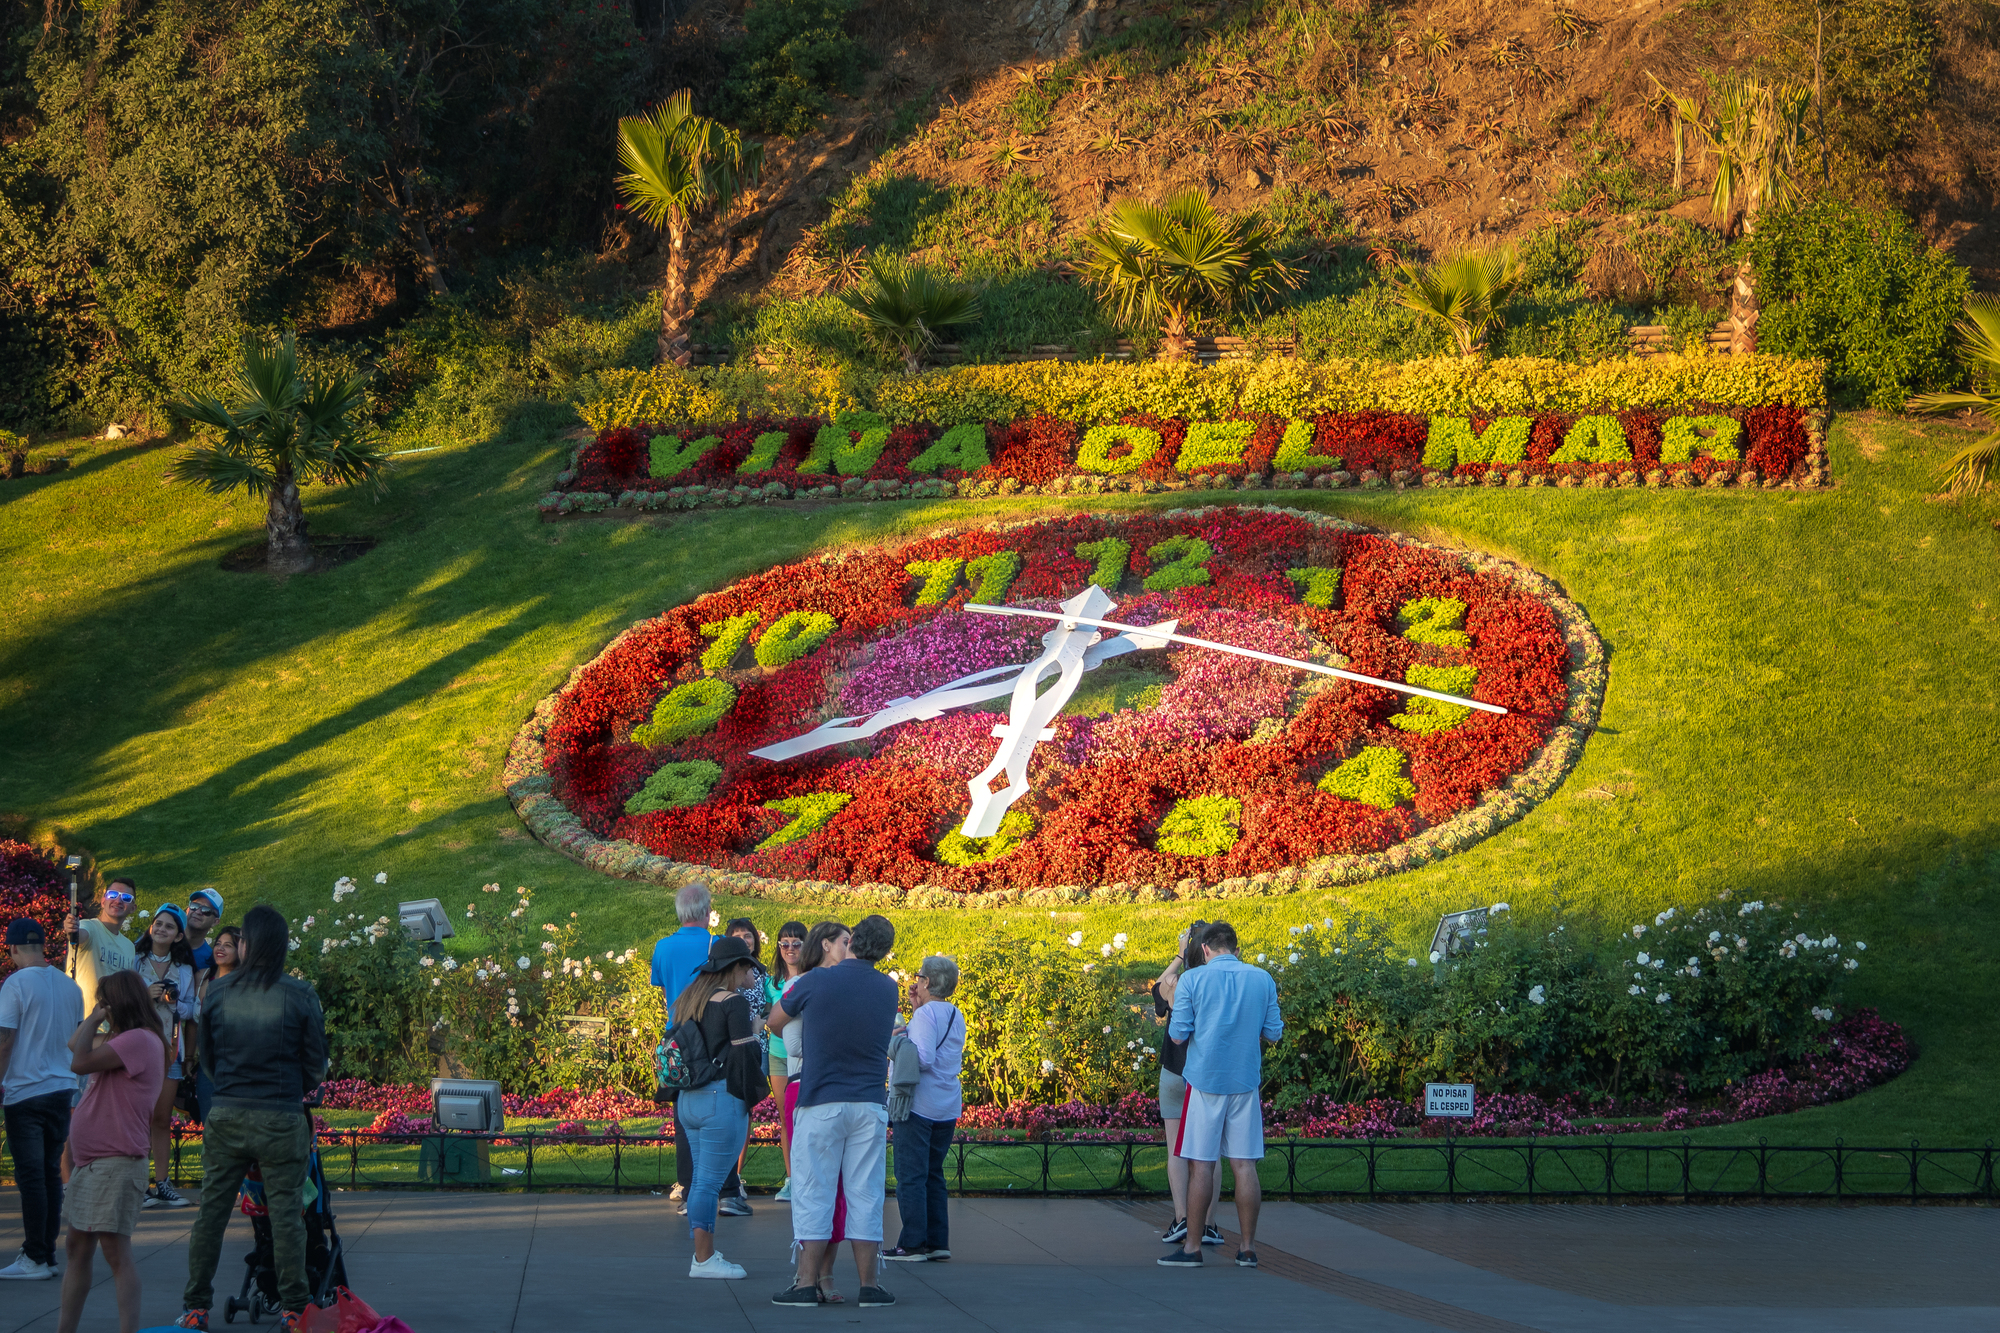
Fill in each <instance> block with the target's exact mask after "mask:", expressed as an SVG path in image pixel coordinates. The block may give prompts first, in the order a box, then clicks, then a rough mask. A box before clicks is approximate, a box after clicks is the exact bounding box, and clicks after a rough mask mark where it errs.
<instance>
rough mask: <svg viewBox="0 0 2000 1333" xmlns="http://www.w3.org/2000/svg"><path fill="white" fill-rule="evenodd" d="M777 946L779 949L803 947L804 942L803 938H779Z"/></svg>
mask: <svg viewBox="0 0 2000 1333" xmlns="http://www.w3.org/2000/svg"><path fill="white" fill-rule="evenodd" d="M778 947H779V948H780V949H803V948H805V947H806V942H805V941H804V940H779V941H778Z"/></svg>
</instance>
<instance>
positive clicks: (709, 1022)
mask: <svg viewBox="0 0 2000 1333" xmlns="http://www.w3.org/2000/svg"><path fill="white" fill-rule="evenodd" d="M755 976H756V970H755V962H754V960H753V959H752V957H751V955H750V950H749V948H748V946H746V945H745V944H744V943H743V941H742V940H740V939H737V938H735V937H733V936H730V935H725V936H723V937H722V938H721V939H719V940H717V941H716V942H715V943H714V944H712V945H710V946H709V951H708V961H707V962H705V963H703V964H702V965H701V969H700V970H699V971H697V972H696V973H695V977H694V980H692V981H690V982H689V983H688V984H687V988H686V989H685V990H683V991H682V992H681V993H680V996H679V998H677V999H676V1000H675V1001H674V1008H673V1014H672V1021H673V1024H674V1026H675V1027H676V1028H678V1027H679V1026H680V1025H681V1024H683V1023H693V1024H696V1025H697V1026H698V1027H699V1028H700V1029H701V1039H702V1045H703V1046H704V1047H705V1048H706V1050H707V1052H708V1054H709V1055H710V1057H711V1058H717V1057H719V1058H720V1061H721V1064H722V1071H721V1076H720V1077H718V1078H715V1079H713V1080H712V1081H710V1082H707V1083H703V1084H701V1085H699V1086H697V1087H692V1088H685V1089H683V1090H682V1091H681V1095H680V1101H679V1110H678V1111H677V1113H676V1116H675V1121H674V1124H675V1127H676V1129H678V1130H680V1131H682V1132H685V1133H686V1134H687V1136H688V1144H689V1146H690V1147H691V1148H692V1149H693V1151H694V1180H693V1182H692V1183H691V1184H690V1185H689V1186H688V1192H687V1219H688V1235H689V1236H690V1237H691V1238H692V1239H693V1241H694V1258H693V1259H692V1260H691V1261H690V1262H689V1264H688V1276H689V1277H708V1278H740V1277H743V1276H745V1274H744V1270H743V1268H742V1266H741V1265H740V1264H732V1263H730V1262H729V1260H727V1259H725V1258H723V1257H722V1254H721V1253H720V1252H719V1251H718V1250H717V1249H716V1248H715V1217H716V1208H717V1198H718V1196H719V1195H720V1193H721V1191H722V1182H723V1179H724V1177H726V1176H727V1175H728V1174H729V1169H730V1166H731V1165H732V1164H733V1163H734V1162H735V1160H736V1155H737V1154H738V1153H739V1152H740V1151H742V1147H743V1138H744V1135H745V1134H747V1133H748V1132H749V1130H750V1108H751V1106H752V1105H754V1104H755V1103H756V1102H758V1101H761V1100H763V1096H764V1079H763V1072H764V1071H763V1063H764V1062H763V1056H762V1048H760V1047H759V1046H758V1045H757V1028H758V1024H757V1021H756V1019H754V1018H753V1017H751V1014H750V1002H749V1001H748V1000H746V999H744V998H743V990H742V988H743V987H744V985H745V984H747V983H748V982H749V981H751V980H752V979H754V978H755Z"/></svg>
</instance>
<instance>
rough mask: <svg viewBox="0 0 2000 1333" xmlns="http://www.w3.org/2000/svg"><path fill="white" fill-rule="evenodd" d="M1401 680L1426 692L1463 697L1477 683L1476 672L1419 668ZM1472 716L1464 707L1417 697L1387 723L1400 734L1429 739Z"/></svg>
mask: <svg viewBox="0 0 2000 1333" xmlns="http://www.w3.org/2000/svg"><path fill="white" fill-rule="evenodd" d="M1403 679H1404V680H1405V681H1407V682H1409V683H1410V684H1412V685H1421V686H1423V687H1424V688H1425V689H1427V690H1439V691H1441V692H1443V693H1445V694H1456V695H1460V696H1465V695H1469V694H1470V692H1471V690H1472V687H1473V685H1474V684H1476V683H1477V682H1478V680H1479V668H1478V667H1476V666H1455V667H1436V666H1424V665H1422V664H1418V665H1417V666H1413V667H1411V668H1410V669H1409V670H1408V671H1405V672H1404V673H1403ZM1471 716H1472V710H1471V709H1470V708H1467V707H1466V706H1465V705H1464V704H1448V703H1446V702H1445V701H1444V700H1442V699H1426V698H1424V697H1423V696H1422V695H1417V696H1415V697H1413V698H1412V699H1411V700H1410V702H1409V703H1407V704H1405V705H1403V711H1402V712H1400V713H1398V714H1396V715H1395V716H1394V717H1392V718H1390V719H1389V725H1390V726H1392V727H1395V728H1396V729H1397V730H1399V731H1407V732H1411V733H1413V734H1415V735H1418V736H1429V735H1431V734H1432V733H1434V732H1439V731H1450V730H1451V729H1452V728H1453V727H1455V726H1457V725H1458V724H1459V723H1461V722H1463V721H1465V719H1467V718H1468V717H1471Z"/></svg>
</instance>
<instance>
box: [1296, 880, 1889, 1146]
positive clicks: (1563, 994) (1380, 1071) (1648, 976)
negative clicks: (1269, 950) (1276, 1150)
mask: <svg viewBox="0 0 2000 1333" xmlns="http://www.w3.org/2000/svg"><path fill="white" fill-rule="evenodd" d="M1501 906H1503V905H1496V909H1495V910H1494V912H1493V913H1492V914H1491V916H1490V917H1489V920H1488V929H1487V932H1486V934H1485V935H1483V936H1480V937H1478V938H1477V939H1476V940H1475V941H1474V943H1473V947H1472V948H1470V949H1469V950H1468V951H1466V952H1463V953H1458V954H1454V955H1452V956H1451V957H1448V958H1447V957H1441V956H1439V955H1437V954H1432V955H1431V958H1430V961H1429V962H1428V963H1426V962H1424V961H1423V960H1422V959H1418V958H1414V957H1409V956H1407V955H1405V954H1404V953H1403V951H1401V950H1399V949H1397V948H1395V947H1394V944H1393V941H1392V940H1391V939H1390V937H1389V935H1388V932H1387V930H1386V928H1384V927H1383V926H1382V925H1380V924H1379V923H1374V922H1369V921H1365V920H1362V921H1354V922H1350V923H1349V924H1348V925H1347V927H1346V928H1345V929H1343V930H1342V931H1340V932H1338V933H1336V932H1333V931H1331V930H1330V929H1328V928H1326V927H1325V926H1324V925H1322V926H1320V927H1317V928H1316V927H1314V926H1312V925H1305V926H1295V927H1293V928H1292V929H1293V932H1294V938H1293V943H1292V945H1291V948H1290V950H1289V951H1288V953H1287V955H1286V961H1285V962H1284V963H1283V964H1281V965H1278V966H1276V967H1274V969H1273V970H1274V973H1275V974H1276V976H1277V977H1278V994H1279V1002H1280V1005H1281V1006H1282V1008H1283V1010H1284V1014H1285V1021H1286V1025H1287V1032H1286V1036H1285V1039H1284V1041H1283V1042H1282V1043H1280V1045H1279V1047H1278V1049H1277V1051H1276V1052H1274V1053H1273V1054H1271V1055H1269V1056H1267V1057H1266V1061H1265V1074H1266V1077H1267V1080H1268V1082H1269V1086H1270V1087H1271V1089H1272V1091H1273V1094H1274V1097H1275V1099H1276V1101H1277V1102H1278V1104H1279V1105H1280V1107H1281V1108H1282V1107H1286V1106H1291V1105H1296V1104H1298V1103H1299V1102H1302V1101H1304V1100H1305V1099H1306V1098H1308V1097H1311V1096H1315V1095H1322V1096H1329V1097H1333V1098H1335V1099H1336V1100H1341V1101H1356V1100H1360V1099H1362V1098H1365V1097H1368V1096H1374V1095H1384V1094H1386V1095H1393V1096H1403V1097H1408V1096H1413V1095H1415V1094H1416V1093H1417V1092H1418V1091H1420V1090H1421V1088H1422V1085H1423V1084H1424V1083H1426V1082H1432V1081H1446V1080H1469V1081H1471V1082H1474V1083H1477V1084H1478V1085H1479V1086H1480V1087H1482V1088H1485V1089H1490V1090H1492V1091H1493V1092H1537V1093H1546V1094H1554V1095H1560V1094H1564V1093H1583V1094H1589V1095H1594V1096H1595V1095H1605V1096H1634V1095H1645V1096H1663V1095H1669V1094H1676V1095H1678V1094H1692V1095H1697V1096H1700V1095H1706V1094H1710V1093H1714V1092H1716V1091H1718V1090H1720V1089H1721V1088H1723V1087H1725V1086H1727V1085H1729V1084H1731V1083H1737V1082H1741V1081H1742V1080H1743V1079H1745V1078H1747V1077H1750V1076H1751V1075H1754V1074H1757V1073H1760V1072H1762V1071H1764V1070H1766V1069H1768V1068H1770V1067H1772V1066H1773V1065H1776V1064H1779V1063H1782V1062H1785V1061H1789V1060H1795V1059H1798V1058H1799V1057H1801V1056H1804V1055H1806V1054H1808V1053H1810V1052H1812V1051H1814V1050H1816V1049H1817V1048H1818V1046H1819V1044H1820V1041H1821V1039H1822V1037H1823V1036H1824V1034H1825V1032H1826V1030H1827V1027H1828V1025H1829V1024H1830V1023H1832V1022H1833V1021H1834V1020H1835V1019H1836V1018H1837V1017H1838V1015H1839V1009H1838V1005H1837V1003H1836V997H1835V992H1836V991H1837V989H1838V985H1839V982H1840V981H1841V980H1842V979H1843V978H1845V977H1846V976H1847V975H1848V974H1849V973H1851V972H1853V971H1855V970H1857V969H1858V968H1859V967H1860V966H1861V962H1860V959H1861V955H1862V954H1863V953H1864V952H1865V950H1866V948H1867V946H1866V945H1865V944H1862V943H1861V942H1859V941H1855V942H1854V943H1852V944H1851V945H1844V944H1843V943H1842V942H1841V940H1840V939H1838V938H1837V937H1836V935H1835V933H1834V932H1833V931H1831V930H1828V929H1826V928H1825V927H1824V926H1821V925H1817V924H1815V923H1814V922H1813V921H1812V920H1811V919H1810V918H1809V917H1808V916H1807V915H1806V913H1804V912H1803V911H1798V910H1793V909H1790V908H1786V907H1782V906H1780V905H1779V904H1776V903H1765V902H1762V901H1758V902H1750V903H1735V902H1732V901H1729V900H1728V899H1727V898H1726V897H1724V898H1720V899H1718V900H1716V901H1715V902H1713V903H1711V904H1708V905H1705V906H1702V907H1699V908H1695V909H1693V910H1684V909H1680V908H1669V909H1667V910H1665V911H1663V912H1661V913H1659V914H1658V915H1656V916H1655V917H1653V918H1652V919H1651V920H1650V921H1642V922H1638V923H1635V924H1633V925H1630V926H1619V927H1615V928H1608V927H1605V926H1601V925H1597V924H1594V923H1590V922H1584V921H1576V920H1571V919H1566V918H1563V917H1556V918H1553V919H1550V920H1547V921H1540V922H1534V923H1529V922H1525V921H1521V920H1517V919H1516V918H1515V915H1514V914H1513V913H1512V912H1510V911H1502V910H1499V908H1500V907H1501Z"/></svg>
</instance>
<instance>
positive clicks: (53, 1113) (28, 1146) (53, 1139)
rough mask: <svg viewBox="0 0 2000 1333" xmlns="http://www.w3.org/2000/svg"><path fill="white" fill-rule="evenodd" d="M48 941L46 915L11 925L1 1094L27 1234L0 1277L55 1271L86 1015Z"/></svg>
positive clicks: (1, 1021)
mask: <svg viewBox="0 0 2000 1333" xmlns="http://www.w3.org/2000/svg"><path fill="white" fill-rule="evenodd" d="M47 943H48V941H47V939H46V938H45V937H44V935H43V932H42V925H41V923H40V922H39V921H32V920H30V919H28V918H27V917H21V918H19V919H18V920H16V921H14V922H13V923H12V924H10V925H9V926H8V927H7V956H8V957H9V958H10V959H11V960H12V961H13V964H14V966H15V968H16V969H17V970H16V971H15V973H14V974H13V975H12V976H10V977H8V978H7V981H6V983H5V984H4V985H0V1089H4V1091H0V1101H4V1102H5V1104H6V1122H7V1146H8V1148H9V1149H10V1150H11V1152H12V1154H13V1157H14V1179H15V1181H16V1183H17V1184H18V1186H19V1188H20V1191H21V1229H22V1231H23V1232H25V1233H26V1239H25V1240H24V1241H23V1242H22V1245H21V1253H20V1255H19V1257H17V1258H16V1259H15V1260H14V1262H13V1263H11V1264H9V1265H8V1266H7V1267H5V1268H0V1278H5V1279H7V1280H9V1281H16V1282H19V1281H30V1282H33V1281H46V1280H47V1279H49V1278H52V1277H54V1276H55V1275H56V1236H57V1234H58V1233H59V1232H60V1230H61V1228H62V1204H63V1182H62V1157H63V1147H64V1145H65V1144H67V1143H68V1142H69V1112H70V1103H71V1102H72V1101H74V1100H75V1098H76V1075H75V1074H74V1073H73V1072H71V1070H70V1067H69V1064H70V1049H69V1038H70V1034H71V1033H73V1032H74V1031H76V1025H77V1024H78V1023H81V1022H82V1021H83V1015H84V1008H83V991H82V990H81V989H79V988H78V986H77V984H76V983H75V982H74V981H71V980H70V979H69V978H68V977H66V976H64V975H63V974H62V970H61V969H60V968H56V967H51V966H50V965H49V960H48V957H47V953H46V946H47Z"/></svg>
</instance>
